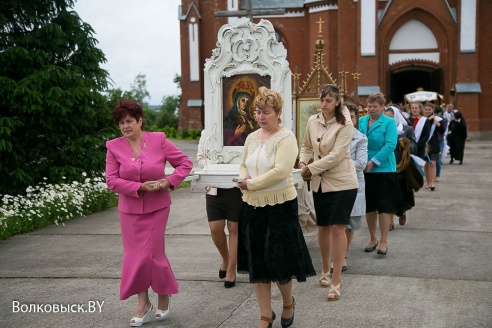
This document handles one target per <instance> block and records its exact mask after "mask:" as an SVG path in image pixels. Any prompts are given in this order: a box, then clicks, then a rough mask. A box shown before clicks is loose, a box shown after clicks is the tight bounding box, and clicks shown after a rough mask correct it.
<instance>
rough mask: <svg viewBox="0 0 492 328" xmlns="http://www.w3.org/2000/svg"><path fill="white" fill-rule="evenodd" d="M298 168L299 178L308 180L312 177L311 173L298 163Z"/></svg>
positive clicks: (302, 164)
mask: <svg viewBox="0 0 492 328" xmlns="http://www.w3.org/2000/svg"><path fill="white" fill-rule="evenodd" d="M299 167H300V168H301V177H303V178H310V177H311V176H312V174H311V171H310V170H309V168H308V167H307V166H306V165H305V164H304V163H299Z"/></svg>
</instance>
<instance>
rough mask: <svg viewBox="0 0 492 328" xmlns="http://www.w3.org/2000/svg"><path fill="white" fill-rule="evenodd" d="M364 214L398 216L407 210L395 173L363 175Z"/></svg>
mask: <svg viewBox="0 0 492 328" xmlns="http://www.w3.org/2000/svg"><path fill="white" fill-rule="evenodd" d="M364 179H365V181H366V190H365V193H366V213H371V212H375V211H377V212H379V213H391V214H394V215H398V216H400V215H401V214H403V212H405V211H406V210H408V209H409V208H408V204H407V203H406V202H405V201H404V200H403V197H402V194H401V189H400V183H399V182H398V177H397V173H396V172H376V173H364Z"/></svg>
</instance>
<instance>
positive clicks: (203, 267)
mask: <svg viewBox="0 0 492 328" xmlns="http://www.w3.org/2000/svg"><path fill="white" fill-rule="evenodd" d="M176 143H177V144H178V146H179V147H181V148H182V149H183V150H184V151H185V152H187V153H189V154H190V156H191V157H192V158H193V159H194V157H195V155H194V152H195V151H196V142H184V143H183V142H176ZM491 167H492V142H479V141H475V142H469V143H467V145H466V155H465V161H464V164H463V165H461V166H460V165H456V164H453V165H448V164H446V165H444V167H443V172H442V180H441V182H438V183H437V185H436V188H437V189H436V191H434V192H431V191H428V190H421V191H420V197H419V198H417V200H416V201H417V207H416V208H415V209H413V210H412V211H411V212H409V214H408V220H407V224H406V225H405V226H399V225H398V224H397V226H396V229H395V230H394V231H392V232H391V233H390V240H389V251H388V255H387V256H386V257H385V258H382V257H379V256H377V255H376V254H375V252H374V253H370V254H367V253H364V252H363V248H364V247H365V245H366V243H367V242H368V231H367V226H366V224H365V223H363V226H362V228H361V229H360V230H359V231H357V232H356V234H355V238H354V241H353V245H352V248H351V249H350V251H349V253H348V267H349V269H348V271H346V273H345V274H344V275H343V289H342V297H341V300H340V301H338V302H327V301H326V294H327V290H326V289H321V288H320V287H319V286H318V282H317V279H316V278H311V279H308V281H307V282H306V283H302V284H299V283H294V295H295V297H296V300H297V306H296V309H295V323H294V326H293V327H350V328H354V327H412V328H415V327H443V328H444V327H445V328H449V327H474V328H475V327H492V310H491V309H492V251H491V249H492V220H491V213H492V196H491V190H492V188H491V187H492V170H491ZM172 197H173V205H172V209H171V216H170V220H169V224H168V228H167V234H166V249H167V254H168V256H169V260H170V262H171V264H172V265H173V269H174V272H175V275H176V277H177V279H178V281H179V284H180V290H181V292H180V294H178V295H176V296H175V297H174V298H173V308H172V313H171V316H170V317H169V318H168V319H167V320H166V321H163V322H161V323H157V322H152V323H149V324H146V325H145V327H207V328H208V327H210V328H212V327H221V328H229V327H234V328H236V327H238V328H239V327H257V323H258V319H259V317H258V306H257V302H256V299H255V295H254V293H253V289H252V285H250V284H249V283H247V276H244V275H239V276H238V278H237V281H238V284H237V285H236V287H234V288H231V289H225V288H224V287H223V282H222V281H220V280H219V279H218V277H217V271H218V269H219V265H220V259H219V256H218V253H217V251H216V250H215V248H214V246H213V244H212V241H211V238H210V234H209V230H208V225H207V220H206V213H205V197H204V195H203V194H196V193H190V191H189V188H184V189H180V190H177V191H175V192H173V194H172ZM306 240H307V242H308V246H309V250H310V252H311V256H312V258H313V261H314V265H315V268H316V269H317V271H319V270H320V266H321V263H320V259H319V251H318V247H317V240H316V236H315V234H308V235H306ZM121 257H122V246H121V239H120V231H119V225H118V213H117V211H116V209H109V210H106V211H103V212H100V213H96V214H94V215H90V216H88V217H84V218H78V219H73V220H70V221H68V222H66V223H65V225H64V226H62V225H58V226H56V225H53V226H50V227H47V228H45V229H41V230H39V231H36V232H33V233H30V234H28V235H20V236H16V237H13V238H10V239H8V240H6V241H2V242H0V327H128V326H129V325H128V322H129V319H130V317H131V316H132V315H133V314H134V311H135V305H136V299H135V298H131V299H129V300H127V301H123V302H122V301H119V299H118V295H119V276H120V269H121ZM156 299H157V297H156V295H155V294H154V293H151V300H152V301H153V302H154V304H155V303H156ZM16 302H18V303H16ZM96 302H99V303H96ZM102 302H104V303H102ZM101 303H102V307H101V308H99V307H98V304H101ZM28 304H34V305H43V307H42V308H43V309H49V308H50V307H51V306H52V305H53V304H62V305H63V307H64V308H65V307H66V306H67V305H70V308H71V309H72V310H73V311H77V309H79V308H78V306H79V305H80V309H84V310H92V311H91V312H87V313H55V314H51V313H39V312H38V313H21V312H20V311H19V310H25V309H26V308H27V306H28ZM13 305H18V307H17V308H16V307H13ZM82 306H83V307H82ZM89 306H92V307H89ZM273 306H274V310H275V311H276V312H277V315H278V317H280V313H281V309H282V301H281V298H280V294H279V292H278V291H277V289H276V288H273ZM35 308H36V309H37V310H39V309H38V308H37V307H35ZM94 310H95V311H94ZM274 327H280V320H276V321H275V323H274Z"/></svg>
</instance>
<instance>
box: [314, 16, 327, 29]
mask: <svg viewBox="0 0 492 328" xmlns="http://www.w3.org/2000/svg"><path fill="white" fill-rule="evenodd" d="M324 23H325V22H323V20H321V17H320V18H319V21H317V22H316V24H319V31H318V32H321V24H324Z"/></svg>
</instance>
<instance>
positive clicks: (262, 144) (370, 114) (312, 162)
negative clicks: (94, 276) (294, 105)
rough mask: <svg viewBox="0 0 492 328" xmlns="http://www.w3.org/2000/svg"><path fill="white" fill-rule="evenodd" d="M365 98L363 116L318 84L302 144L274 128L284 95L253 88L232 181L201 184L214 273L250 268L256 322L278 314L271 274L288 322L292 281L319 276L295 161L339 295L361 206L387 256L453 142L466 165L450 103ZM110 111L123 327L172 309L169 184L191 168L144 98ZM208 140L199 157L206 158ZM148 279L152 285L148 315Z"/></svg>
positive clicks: (459, 124)
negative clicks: (130, 311) (167, 168)
mask: <svg viewBox="0 0 492 328" xmlns="http://www.w3.org/2000/svg"><path fill="white" fill-rule="evenodd" d="M366 105H367V107H366V108H364V109H363V113H367V115H362V116H361V115H359V108H358V107H357V106H356V105H355V104H353V103H350V102H347V103H343V101H342V97H341V96H340V91H339V89H338V87H337V86H335V85H332V84H327V85H325V86H323V87H321V88H320V95H319V113H318V114H315V115H312V116H311V117H310V119H309V120H308V122H307V126H306V130H305V135H304V136H303V142H302V143H301V145H302V147H301V149H299V148H298V146H297V145H298V143H297V140H296V137H295V135H294V134H293V133H292V132H291V131H290V130H288V129H286V128H284V127H282V125H281V119H280V117H281V113H282V106H283V99H282V96H281V94H280V93H278V92H276V91H274V90H271V89H268V88H266V87H260V88H259V90H258V92H257V96H256V97H255V99H251V106H253V107H254V108H253V109H252V110H253V111H254V115H253V116H254V119H255V122H256V123H255V124H256V125H257V126H258V129H257V130H254V131H253V130H252V131H250V133H249V134H247V135H245V136H244V138H245V139H244V150H243V157H242V162H241V166H240V171H239V172H237V173H238V176H239V179H238V182H237V183H235V184H234V183H232V184H231V185H230V186H228V187H227V188H216V187H214V186H209V187H208V189H207V195H206V198H207V215H208V221H209V225H210V231H211V235H212V240H213V242H214V244H215V246H216V247H217V250H218V251H219V253H220V255H221V257H222V262H221V265H220V269H219V278H221V279H225V282H224V287H225V288H232V287H234V286H235V280H236V274H242V273H246V274H248V275H249V281H250V283H252V284H253V289H254V291H255V294H256V298H257V301H258V306H259V310H260V311H259V312H260V313H259V314H260V315H259V317H260V320H259V323H258V327H272V325H273V322H274V321H275V319H276V314H275V311H274V309H273V308H272V306H271V285H272V283H275V284H276V285H277V287H278V289H279V291H280V293H281V295H282V300H283V303H284V305H283V309H282V314H281V318H280V324H281V326H282V327H284V328H285V327H290V326H291V325H293V324H294V317H295V316H294V314H295V305H296V304H298V303H300V302H303V300H302V299H300V298H295V296H294V295H293V292H292V279H293V278H295V279H296V280H297V281H298V282H304V281H306V279H307V278H309V277H311V276H315V275H317V273H316V271H315V269H314V266H313V264H312V259H311V256H310V253H309V250H308V248H307V245H306V242H305V240H304V237H303V232H302V229H301V226H300V223H299V215H298V199H297V193H298V191H296V189H295V187H294V183H293V177H292V168H293V167H294V165H295V163H296V160H297V161H298V163H299V164H298V165H299V168H300V169H301V175H302V177H303V178H305V179H307V180H309V181H310V186H311V189H312V195H311V197H313V200H314V203H313V204H314V206H313V207H314V208H313V209H312V210H313V212H314V213H315V217H316V224H317V226H318V244H319V250H320V254H321V262H322V267H321V270H320V272H318V280H319V285H320V287H322V288H328V293H327V296H326V298H327V300H328V301H338V300H340V299H341V296H342V291H341V290H342V272H344V271H346V270H347V269H348V266H347V252H348V248H349V246H350V242H351V241H352V238H353V232H354V230H357V229H359V228H360V221H361V217H362V216H363V215H365V217H366V221H367V227H368V230H369V234H368V243H367V246H366V247H365V249H364V250H363V251H364V252H366V253H371V252H373V251H376V254H377V255H379V256H381V257H383V258H384V257H386V255H387V254H388V249H389V245H388V244H389V235H390V234H389V232H390V231H391V230H393V229H394V223H393V218H394V217H395V216H398V217H399V224H400V225H404V224H406V222H407V212H408V211H409V210H410V209H411V208H412V207H414V206H415V199H414V197H415V195H416V194H417V192H418V190H419V189H420V188H423V187H424V181H425V182H426V183H425V188H426V189H429V190H430V191H435V190H436V187H435V183H436V182H438V181H440V179H439V177H440V172H441V169H442V163H443V161H444V160H445V159H446V152H447V151H448V149H449V151H450V155H451V159H450V162H449V163H450V164H452V163H453V162H454V160H457V161H459V163H460V164H462V163H463V150H464V145H465V140H466V136H467V133H466V123H465V120H464V118H463V116H462V114H461V113H460V112H459V111H457V110H455V109H453V108H452V106H453V105H452V104H449V105H448V106H447V107H448V108H446V109H449V108H451V112H449V111H448V110H446V112H444V111H443V109H442V108H441V107H440V106H437V105H434V104H432V103H425V104H422V103H420V102H414V103H412V104H411V105H410V109H411V113H412V115H411V116H410V115H407V113H406V112H405V109H404V108H402V107H403V106H396V105H393V104H386V99H385V96H384V95H383V94H382V93H380V92H377V93H374V94H371V95H369V97H368V99H367V104H366ZM407 116H408V118H407ZM113 119H114V121H115V122H116V123H117V124H118V126H119V127H120V130H121V132H122V135H123V137H121V138H117V139H114V140H111V141H108V143H107V148H108V153H107V168H106V175H107V184H108V188H110V189H111V190H114V191H116V192H118V193H120V202H119V206H118V208H119V211H120V224H121V230H122V239H123V246H124V260H123V268H122V280H121V292H120V295H121V296H120V297H121V299H122V300H123V299H127V298H128V297H130V296H132V295H137V296H138V297H137V299H138V306H137V311H136V315H135V316H134V317H133V318H132V319H131V321H130V325H131V326H141V325H142V324H144V323H146V322H149V321H151V320H152V319H154V320H163V319H165V318H166V317H168V316H169V315H170V311H171V295H173V294H176V293H178V284H177V282H176V279H175V277H174V274H173V272H172V269H171V265H170V263H169V261H168V259H167V257H166V254H165V251H164V232H165V227H166V223H167V218H168V213H169V206H170V203H171V202H170V198H169V192H168V190H169V189H173V188H174V187H175V186H177V185H178V184H179V183H180V182H181V181H182V180H183V179H184V178H185V176H186V175H187V174H188V173H189V172H190V170H191V161H190V159H189V158H188V157H187V156H186V155H185V154H183V153H182V152H181V151H180V150H179V149H177V148H176V147H175V146H174V145H173V144H172V143H171V142H169V141H168V140H167V139H166V138H165V134H164V133H149V132H145V131H143V128H142V121H143V111H142V107H141V106H140V105H139V104H136V103H135V102H132V101H129V100H122V101H121V102H120V103H119V104H118V105H117V106H116V107H115V109H114V111H113ZM205 137H206V136H202V139H201V140H200V142H199V149H198V154H197V160H198V163H199V164H200V165H202V166H203V161H204V158H205V148H204V138H205ZM443 152H444V153H443ZM166 162H169V163H171V164H172V165H173V166H175V168H176V170H175V172H174V174H172V175H170V176H165V175H163V170H162V169H160V168H163V166H164V165H165V163H166ZM135 173H138V174H136V175H135ZM419 181H420V182H419ZM378 225H379V230H380V234H379V238H378V236H377V226H378ZM226 226H227V228H228V232H229V233H228V235H229V239H228V240H227V237H226V234H225V232H224V228H225V227H226ZM354 265H356V264H354ZM153 278H155V279H153ZM149 287H152V289H153V290H154V291H155V292H156V293H158V304H157V309H156V310H155V312H153V310H154V306H153V304H152V303H151V301H150V298H149V294H148V288H149Z"/></svg>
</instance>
